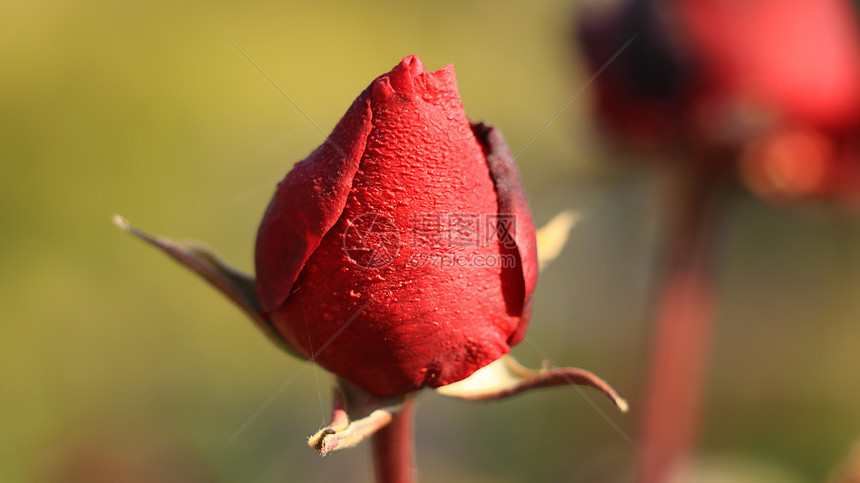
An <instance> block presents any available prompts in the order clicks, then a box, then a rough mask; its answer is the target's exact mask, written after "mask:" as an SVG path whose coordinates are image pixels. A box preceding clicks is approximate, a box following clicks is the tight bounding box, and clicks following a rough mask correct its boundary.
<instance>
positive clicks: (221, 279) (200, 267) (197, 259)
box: [113, 215, 302, 357]
mask: <svg viewBox="0 0 860 483" xmlns="http://www.w3.org/2000/svg"><path fill="white" fill-rule="evenodd" d="M113 222H114V224H115V225H116V226H118V227H119V228H120V229H122V230H123V231H126V232H128V233H131V234H132V235H134V236H136V237H138V238H140V239H141V240H143V241H145V242H147V243H149V244H151V245H152V246H154V247H156V248H158V249H159V250H161V251H163V252H164V253H166V254H167V255H169V256H170V257H171V258H173V259H174V260H176V261H177V262H179V263H180V264H182V265H183V266H185V268H188V269H189V270H191V271H192V272H194V273H196V274H197V275H199V276H201V277H203V279H205V280H206V281H207V282H209V283H210V284H212V286H214V287H215V288H216V289H218V291H220V292H221V293H222V294H224V295H226V296H227V298H228V299H230V300H231V301H232V302H233V303H235V304H236V305H237V306H239V308H240V309H242V311H243V312H245V314H246V315H248V317H250V318H251V320H252V321H253V322H254V324H255V325H256V326H257V328H259V329H260V330H261V331H263V333H264V334H266V337H268V338H269V340H271V341H272V342H274V343H275V345H277V346H278V347H280V348H281V349H283V350H285V351H287V352H289V353H290V354H292V355H294V356H296V357H302V356H301V355H300V354H299V353H298V351H296V350H295V349H294V348H293V347H292V346H291V345H290V344H289V343H288V342H287V341H286V340H284V338H283V337H281V336H280V334H279V333H278V331H277V330H275V328H274V327H273V326H272V323H271V321H269V320H268V319H266V318H264V317H263V316H262V315H261V313H260V303H259V302H258V301H257V297H256V292H255V286H254V279H253V278H252V277H251V276H249V275H246V274H244V273H242V272H240V271H238V270H236V269H235V268H233V267H231V266H229V265H227V264H226V263H224V262H223V261H222V260H221V259H220V258H218V256H217V255H215V254H214V253H212V251H210V250H209V249H208V248H207V247H205V246H203V245H200V244H197V243H191V242H174V241H172V240H168V239H166V238H159V237H154V236H152V235H149V234H147V233H144V232H142V231H140V230H138V229H137V228H135V227H133V226H132V225H131V224H130V223H129V222H128V220H126V219H125V218H123V217H122V216H119V215H115V216H114V218H113Z"/></svg>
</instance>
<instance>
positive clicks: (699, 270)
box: [638, 166, 717, 483]
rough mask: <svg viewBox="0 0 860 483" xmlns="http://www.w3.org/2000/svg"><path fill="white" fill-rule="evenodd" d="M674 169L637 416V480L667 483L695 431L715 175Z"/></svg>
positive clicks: (704, 353) (705, 352)
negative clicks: (661, 276)
mask: <svg viewBox="0 0 860 483" xmlns="http://www.w3.org/2000/svg"><path fill="white" fill-rule="evenodd" d="M703 171H704V172H703ZM675 174H677V175H678V176H677V178H676V179H675V180H674V181H676V182H677V184H676V185H675V186H674V191H672V192H670V197H669V202H670V203H671V204H670V206H669V209H670V213H669V215H670V219H669V220H668V221H669V223H670V224H671V226H670V239H669V246H668V247H667V248H668V257H667V258H666V259H665V261H666V263H667V268H668V271H667V272H668V273H667V274H666V279H665V280H664V285H663V289H662V294H661V295H660V298H659V302H658V303H659V307H658V312H657V328H656V334H655V338H654V342H653V346H652V347H653V349H652V351H653V352H652V355H651V357H652V360H651V367H650V374H649V379H648V386H647V388H646V399H645V414H644V417H643V421H642V436H641V437H642V440H641V441H642V442H641V447H640V455H639V457H640V460H639V477H638V481H639V482H640V483H663V482H666V481H671V480H672V479H673V478H675V477H677V473H676V472H677V471H678V470H679V469H681V468H682V466H683V464H684V463H686V462H687V459H688V458H689V456H690V453H691V451H692V448H693V447H694V445H695V441H696V437H697V433H698V429H699V428H698V427H699V417H700V412H701V400H702V392H703V386H704V381H705V374H706V367H707V361H708V356H709V353H710V344H709V340H710V336H711V326H712V319H713V293H712V282H711V271H712V266H711V262H712V259H713V253H712V246H711V245H712V241H713V237H714V233H713V232H714V225H715V221H716V220H715V214H716V213H715V206H714V201H715V198H716V196H715V195H716V191H717V190H716V180H715V177H714V176H713V173H712V172H707V170H702V171H695V170H694V168H690V167H688V166H684V167H679V169H678V172H676V173H675Z"/></svg>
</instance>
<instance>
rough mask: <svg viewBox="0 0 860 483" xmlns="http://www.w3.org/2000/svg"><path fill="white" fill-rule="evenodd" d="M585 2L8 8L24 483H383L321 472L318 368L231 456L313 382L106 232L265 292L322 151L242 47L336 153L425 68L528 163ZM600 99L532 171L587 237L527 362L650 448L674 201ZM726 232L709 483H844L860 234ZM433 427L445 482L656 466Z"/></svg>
mask: <svg viewBox="0 0 860 483" xmlns="http://www.w3.org/2000/svg"><path fill="white" fill-rule="evenodd" d="M570 3H571V2H566V1H554V2H541V3H537V4H529V3H521V2H509V1H505V2H490V1H469V2H433V3H426V4H411V3H403V2H393V1H389V2H383V1H379V2H373V3H369V4H366V3H354V4H353V3H337V2H330V1H323V2H317V3H310V2H295V3H289V2H251V3H234V2H227V1H221V2H186V3H183V4H176V3H175V2H166V1H155V2H106V1H102V2H99V1H79V2H62V1H58V0H42V1H39V0H36V1H33V2H11V3H10V2H7V3H5V4H4V5H3V6H2V15H0V65H2V66H3V68H2V69H0V163H2V171H1V172H0V173H2V174H0V222H2V225H0V226H2V227H3V236H2V237H0V314H2V320H3V322H2V325H0V481H10V482H15V481H119V480H123V481H138V480H139V481H154V480H158V481H173V480H175V481H224V482H232V481H325V480H327V479H331V478H335V477H342V478H343V477H349V478H350V479H351V480H352V481H369V479H370V478H371V474H372V470H371V467H370V462H369V458H368V448H367V445H364V446H362V447H359V448H357V449H355V450H350V451H346V452H343V453H342V454H336V455H333V456H331V457H328V458H326V459H325V460H323V459H321V458H319V457H318V456H316V455H315V454H314V453H313V451H311V450H310V449H308V448H307V447H306V446H305V443H304V438H305V437H306V436H307V435H309V434H311V433H313V432H314V431H315V430H316V429H317V428H318V427H321V426H322V425H323V424H324V423H323V421H324V420H325V419H326V418H327V417H328V411H329V410H328V404H329V401H330V396H329V390H328V387H329V376H328V375H327V374H326V373H325V371H323V370H321V369H317V368H312V367H308V368H307V369H305V370H304V371H303V372H302V373H301V374H300V375H299V376H298V377H297V378H296V379H295V381H294V382H293V383H292V384H290V385H289V386H288V387H286V388H285V389H284V391H283V392H282V393H281V394H280V395H279V396H278V397H277V398H275V399H274V401H273V402H272V404H271V405H270V406H269V407H268V408H267V409H266V410H265V411H263V412H262V413H261V414H260V416H259V417H258V418H257V419H256V421H254V422H253V423H252V424H250V425H249V426H248V427H247V429H245V431H244V432H243V433H242V434H241V435H240V436H239V437H238V438H237V439H236V440H235V441H233V442H232V444H230V445H229V446H225V442H226V441H227V440H228V439H229V438H230V436H231V435H233V433H234V432H236V431H237V430H238V429H239V428H240V427H241V426H242V425H243V424H244V423H245V422H246V421H247V420H248V418H250V417H251V415H252V414H254V412H255V411H256V410H257V409H258V408H260V406H262V405H263V403H265V402H266V400H267V399H268V398H269V397H270V396H272V394H274V393H275V392H276V391H278V388H280V387H281V386H282V385H283V384H284V382H285V381H287V380H288V379H289V378H290V377H291V376H292V375H293V374H294V373H295V371H296V370H298V368H299V366H300V363H299V361H296V360H294V359H292V358H290V357H288V356H286V355H283V354H280V353H279V352H278V351H277V350H276V349H275V348H274V347H272V346H270V345H269V344H268V343H267V341H266V340H265V339H264V338H263V337H261V336H260V335H259V334H258V333H256V331H255V329H254V328H253V327H252V326H251V324H249V323H248V322H247V321H245V320H243V317H242V315H241V314H240V313H239V312H238V311H237V310H236V309H234V308H233V307H232V306H230V305H229V303H227V302H226V301H224V300H222V298H221V297H220V296H219V295H217V294H216V293H215V292H214V291H212V290H211V289H210V288H209V287H207V286H205V285H204V284H203V283H201V282H199V281H198V280H197V279H195V278H194V276H193V275H191V274H189V273H185V271H184V270H183V269H181V268H180V267H178V266H176V265H174V264H172V263H171V262H169V261H168V260H166V259H165V258H164V257H162V256H161V255H160V254H158V253H155V252H154V251H153V250H151V249H150V248H148V247H145V246H143V245H142V244H140V243H139V242H137V241H135V240H132V239H131V238H130V237H128V236H127V235H125V234H123V233H121V232H119V231H118V230H116V229H115V228H114V227H113V226H111V224H110V217H111V215H112V214H113V213H115V212H119V213H122V214H123V215H125V216H127V217H128V218H129V219H130V220H131V221H132V222H135V223H136V224H137V225H139V226H140V227H141V228H144V229H147V230H149V231H152V232H155V233H162V234H165V235H169V236H172V237H177V238H182V237H188V238H194V239H200V240H205V241H207V242H208V243H209V244H210V245H211V246H213V247H215V248H216V249H217V251H218V252H219V253H220V254H221V255H222V256H223V257H224V258H225V259H226V260H229V261H231V262H232V263H234V264H236V265H238V266H239V267H242V268H244V269H246V270H249V269H250V267H251V260H252V246H253V240H254V236H255V230H256V225H257V223H258V221H259V219H260V216H261V215H262V212H263V209H264V208H265V205H266V203H267V202H268V198H269V196H270V195H271V192H272V190H273V189H274V186H275V184H276V183H277V181H279V180H280V178H281V177H282V176H283V174H284V173H285V172H286V171H287V170H288V169H289V167H290V166H291V164H292V163H293V162H295V161H296V160H299V159H301V158H303V157H304V156H305V155H306V154H307V153H308V152H310V151H311V150H312V149H314V148H315V147H316V146H317V145H318V144H319V143H320V142H321V140H322V136H321V135H320V134H319V132H318V131H317V130H316V128H315V127H314V126H313V125H312V124H311V123H310V122H308V121H307V120H306V119H305V117H304V116H303V115H302V113H300V112H298V111H297V110H296V109H294V108H293V107H292V106H291V105H290V103H289V102H287V100H285V99H284V98H283V97H282V96H281V95H280V94H279V93H278V91H277V90H275V89H274V88H273V87H272V86H271V85H270V84H269V83H268V82H267V80H266V79H265V78H264V77H263V76H261V75H260V74H259V73H258V72H257V71H256V70H255V68H254V67H253V66H252V65H250V64H249V63H248V62H247V61H246V60H245V59H244V58H243V57H242V55H241V54H240V53H239V52H237V50H236V49H234V47H233V46H232V45H231V43H230V41H233V42H235V43H236V44H237V45H238V46H239V47H240V48H241V49H242V50H243V51H244V52H245V53H247V55H248V56H249V57H250V58H251V59H252V60H253V61H254V62H255V63H256V64H257V65H258V66H259V67H260V68H261V69H262V70H263V71H264V72H265V73H266V74H267V75H268V76H269V77H270V78H271V80H272V82H274V83H275V84H276V85H277V86H278V87H279V88H280V89H281V90H283V92H284V93H285V94H286V95H287V96H289V98H290V99H291V100H292V101H294V102H295V103H296V104H297V105H298V106H299V107H300V108H301V110H302V111H303V113H304V114H305V115H307V117H308V118H309V119H311V120H312V121H313V123H314V124H316V126H318V127H319V129H320V130H322V132H324V133H328V131H329V130H330V129H331V127H332V126H333V125H334V123H335V122H336V121H337V120H338V119H339V117H340V116H341V115H342V114H343V112H344V111H345V110H346V108H347V106H348V105H349V104H350V102H352V100H353V98H354V97H355V96H356V95H357V94H358V93H359V92H360V91H361V90H362V89H364V87H365V86H366V85H367V84H369V83H370V81H371V80H372V79H373V78H374V77H376V76H377V75H379V74H381V73H383V72H386V71H387V70H388V69H390V68H391V67H392V66H393V65H394V64H396V63H397V62H398V61H399V60H400V59H401V58H402V57H404V56H405V55H408V54H413V53H414V54H418V55H419V56H421V58H422V59H423V61H424V62H425V64H426V65H427V67H428V68H429V69H436V68H439V67H442V66H443V65H445V64H447V63H454V64H455V66H456V70H457V77H458V80H459V84H460V91H461V95H462V97H463V100H464V104H465V106H466V110H467V112H468V113H469V115H470V116H472V118H473V119H475V120H486V121H488V122H490V123H492V124H495V125H497V126H499V127H500V128H501V129H502V131H503V132H504V133H505V134H506V136H507V138H508V142H509V144H510V145H511V147H512V148H513V149H514V151H516V150H518V149H519V148H520V147H522V146H523V145H524V144H525V143H526V142H527V141H528V140H529V139H530V138H531V137H532V136H533V135H534V134H535V133H537V132H538V130H539V129H540V128H541V126H543V125H544V123H546V122H547V121H548V120H549V119H550V118H551V117H552V116H553V115H554V114H555V113H556V112H557V111H558V110H559V108H561V106H562V105H564V103H565V102H566V101H567V100H568V99H569V98H570V96H571V95H573V93H574V92H576V90H577V89H579V88H580V87H581V86H582V85H583V83H584V82H585V80H586V79H585V76H584V75H583V73H582V70H581V67H580V63H579V58H578V56H577V54H576V52H574V51H573V49H572V47H571V42H570V35H571V34H570V31H569V30H570V26H571V25H572V21H573V16H574V15H575V13H576V10H577V9H576V8H574V7H573V6H572V5H571V4H570ZM588 94H589V91H588V90H587V89H586V91H585V93H584V94H583V95H582V96H581V97H578V98H577V99H575V100H574V102H572V103H571V104H570V105H569V106H568V107H567V109H566V110H564V111H563V112H562V114H561V115H560V116H559V117H558V118H557V119H555V120H554V121H553V122H552V123H550V124H549V125H548V126H547V128H546V129H544V130H543V131H541V132H540V134H539V135H538V136H537V137H535V139H534V141H532V142H531V143H529V144H528V146H527V147H526V148H525V149H524V150H523V151H522V153H520V155H519V156H518V158H517V161H518V164H519V165H520V169H521V171H522V173H523V178H524V181H525V184H526V188H527V189H528V190H529V192H530V193H531V198H532V203H533V209H534V211H535V215H536V218H537V220H538V222H539V223H543V222H545V221H547V220H548V219H549V218H550V217H551V216H552V215H553V214H555V213H556V212H558V211H560V210H562V209H565V208H569V207H573V208H575V209H578V210H581V211H582V213H583V214H584V216H585V218H584V220H583V221H582V222H581V223H580V224H579V225H578V226H577V228H576V229H575V231H574V233H573V238H572V241H571V243H570V245H569V247H568V248H567V249H566V251H565V252H563V253H562V255H561V258H560V259H559V260H558V261H557V262H556V263H555V264H554V265H553V266H552V267H550V268H549V269H548V270H547V272H546V273H545V274H544V275H543V277H542V281H541V283H540V285H539V287H538V293H537V295H536V297H537V298H536V300H535V316H534V319H533V323H532V327H531V332H530V336H531V338H532V339H533V340H534V341H535V342H536V343H537V344H538V345H539V346H540V347H541V348H542V349H543V350H544V351H545V352H546V353H548V354H550V356H551V357H552V358H553V360H554V361H555V362H556V363H557V364H560V365H576V366H581V367H586V368H588V369H591V370H594V371H595V372H597V373H598V374H600V375H601V376H603V377H605V378H606V379H607V380H609V381H611V382H613V384H614V385H615V386H616V388H617V389H619V391H620V392H622V393H623V394H624V395H625V396H627V397H628V399H629V400H630V402H631V404H632V407H633V411H632V414H629V415H626V416H621V415H618V414H617V413H615V412H614V411H612V410H611V408H610V407H609V405H608V404H606V403H604V402H603V401H601V400H599V397H598V396H596V395H593V394H592V396H594V398H595V399H596V400H598V404H599V405H600V407H601V408H603V410H605V411H607V414H608V415H609V416H610V417H611V418H612V419H614V420H615V421H616V422H617V423H618V425H619V426H620V427H621V428H622V429H623V430H624V431H625V432H626V433H627V434H629V435H630V436H631V437H633V439H634V440H635V439H636V420H637V416H638V411H637V405H636V404H637V400H638V399H639V397H640V396H639V392H640V389H641V385H642V378H643V368H644V366H645V360H646V356H647V350H648V349H647V347H648V341H649V332H648V327H649V324H648V322H649V319H650V313H649V311H650V310H651V306H650V303H649V301H648V300H649V296H650V295H652V294H651V287H652V281H653V277H654V271H655V268H659V259H656V258H655V253H656V251H655V247H656V246H657V244H658V243H659V241H660V236H659V231H658V227H659V226H660V225H659V223H660V217H659V215H658V213H657V211H656V210H655V208H656V207H657V206H658V203H659V201H660V200H659V197H658V193H659V186H660V181H659V180H657V179H654V177H653V176H652V175H645V174H643V173H639V172H627V171H622V170H618V169H616V168H610V167H607V166H610V163H608V161H609V158H614V157H618V156H623V155H621V154H618V153H606V152H604V151H601V150H600V149H598V146H599V142H598V139H597V137H596V135H595V134H596V133H595V132H594V130H593V128H592V127H591V126H590V124H589V122H588V121H587V117H586V114H587V109H588V106H589V99H588ZM723 233H724V234H723V239H722V240H721V255H720V256H721V260H720V288H721V294H720V302H721V304H720V309H719V321H718V326H717V327H718V328H717V333H716V341H715V344H716V347H715V352H714V356H713V363H712V377H711V379H710V380H711V383H710V387H709V392H708V398H707V408H706V414H705V416H706V423H705V432H704V435H703V443H702V458H703V460H706V461H711V459H712V458H719V457H721V456H722V455H729V456H731V457H732V458H735V459H734V460H732V461H736V460H737V459H738V458H739V459H740V460H741V461H751V462H753V463H750V464H756V465H765V466H768V465H769V466H773V467H776V468H778V469H779V470H778V471H774V472H773V473H774V474H778V475H782V476H777V477H774V480H773V481H806V479H808V480H820V479H822V478H823V477H824V476H825V475H827V474H828V473H829V471H830V470H831V469H832V468H834V467H835V466H836V465H837V464H838V462H839V461H841V460H843V458H844V457H845V455H846V454H847V452H848V450H849V448H850V446H851V443H852V441H853V440H854V439H855V438H856V437H858V436H860V426H858V424H857V422H858V421H860V388H858V386H857V385H856V383H854V380H853V376H854V375H855V374H856V373H857V370H858V369H860V362H858V358H857V357H856V345H857V341H858V340H860V324H857V320H858V316H860V297H857V296H856V295H855V294H856V293H857V292H858V289H860V252H858V248H857V247H858V246H860V245H858V242H860V225H858V224H857V223H856V220H855V218H854V216H853V215H846V214H834V213H832V212H829V211H827V210H824V209H809V208H804V209H798V208H797V207H774V206H768V205H764V204H762V203H760V202H758V201H755V200H752V199H749V198H746V197H744V196H741V195H732V197H730V198H729V202H727V203H726V216H725V230H724V232H723ZM517 354H518V357H519V358H520V359H521V360H523V361H524V362H526V363H529V364H531V365H536V364H537V363H538V362H539V355H538V354H537V353H535V352H534V351H533V350H532V349H531V348H530V347H528V346H527V345H524V346H523V347H521V348H518V350H517ZM422 399H423V400H422V401H421V404H420V408H421V409H420V410H419V412H418V436H417V437H418V458H419V477H420V478H423V481H440V480H443V479H453V480H460V481H463V480H468V481H481V479H483V480H484V481H553V480H586V481H618V480H620V479H624V478H628V477H629V476H630V475H631V472H632V468H633V461H634V448H632V447H631V446H630V445H628V443H627V442H626V441H625V440H624V438H623V437H621V436H620V435H619V434H618V433H616V431H615V430H614V429H613V428H612V427H611V426H610V425H609V424H607V423H606V421H604V420H603V419H602V418H601V417H600V415H599V414H597V413H596V412H595V411H594V410H593V409H592V408H591V407H590V406H589V405H588V404H587V402H586V401H584V400H583V399H582V398H581V397H580V396H579V395H578V394H577V393H576V392H575V391H563V390H556V391H547V392H541V393H537V394H531V395H526V396H523V397H520V398H516V399H514V400H511V401H506V402H503V403H497V404H487V405H482V404H463V403H459V402H454V401H448V400H445V399H443V398H440V397H437V396H435V395H432V394H427V395H425V396H424V397H423V398H422ZM706 466H707V465H705V466H703V467H706ZM711 466H713V464H711ZM735 467H744V465H734V466H732V468H735ZM741 471H743V470H741ZM117 475H124V476H117ZM134 475H136V476H134ZM785 475H789V476H785ZM356 477H357V478H358V480H356V479H355V478H356ZM792 478H794V479H792Z"/></svg>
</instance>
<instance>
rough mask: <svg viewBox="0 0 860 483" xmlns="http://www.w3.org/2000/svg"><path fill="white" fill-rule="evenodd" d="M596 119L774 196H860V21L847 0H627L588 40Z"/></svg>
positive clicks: (626, 137)
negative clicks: (595, 89)
mask: <svg viewBox="0 0 860 483" xmlns="http://www.w3.org/2000/svg"><path fill="white" fill-rule="evenodd" d="M634 35H637V38H636V40H635V42H633V43H632V44H631V45H630V47H629V49H628V51H627V52H625V53H624V54H623V55H621V56H619V57H618V58H617V59H616V60H615V61H614V62H613V63H611V64H610V65H609V66H608V67H607V68H606V70H605V72H603V73H602V74H601V75H600V76H598V77H597V80H596V84H597V86H598V101H597V102H598V109H597V116H598V118H599V120H600V121H602V123H603V124H604V125H605V126H606V127H607V128H608V129H609V131H610V132H612V133H614V134H615V135H617V136H618V137H619V138H620V139H621V140H623V141H624V142H626V143H628V144H630V145H633V146H639V147H650V148H654V147H657V148H665V147H669V146H671V147H673V148H678V147H680V148H681V149H682V150H684V151H686V152H687V153H688V154H689V155H688V156H686V157H687V158H690V160H691V161H694V162H708V163H710V166H709V167H708V169H712V170H713V173H714V174H715V175H720V174H727V173H730V174H737V175H739V176H740V177H741V178H742V179H743V181H744V182H745V184H746V185H747V186H748V187H750V188H751V189H752V190H753V191H754V192H756V193H757V194H759V195H761V196H764V197H766V198H769V199H794V198H835V199H842V200H844V201H849V202H854V203H856V202H858V201H860V31H858V22H857V13H856V11H855V7H854V6H853V4H852V3H851V2H848V1H845V0H816V1H807V0H753V1H746V2H737V1H730V0H669V1H663V2H658V1H652V0H631V1H627V2H623V3H622V4H621V5H620V6H619V7H617V8H616V9H614V10H611V11H600V12H594V13H593V14H592V15H587V16H586V20H585V21H584V23H583V25H582V28H581V29H580V41H581V44H582V46H583V48H584V51H585V53H586V57H587V59H588V61H589V63H590V64H591V67H592V68H593V69H595V70H596V69H598V68H599V67H600V66H601V65H603V64H604V63H605V62H606V61H607V60H608V59H609V58H610V57H611V56H612V54H614V53H615V52H616V51H617V49H618V48H619V47H620V46H621V45H622V44H623V43H624V42H625V41H626V40H628V39H629V38H631V37H632V36H634Z"/></svg>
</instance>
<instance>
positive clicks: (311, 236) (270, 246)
mask: <svg viewBox="0 0 860 483" xmlns="http://www.w3.org/2000/svg"><path fill="white" fill-rule="evenodd" d="M370 119H371V113H370V103H369V102H368V100H367V99H366V98H365V96H361V97H359V98H358V99H357V100H356V101H355V102H354V103H353V104H352V106H351V107H350V108H349V111H347V113H346V115H344V116H343V119H341V120H340V122H339V123H338V125H337V126H336V127H335V129H334V131H333V132H332V134H331V136H329V137H328V139H327V140H326V142H325V143H324V144H323V145H322V146H320V147H319V148H317V149H316V151H314V152H313V153H311V155H310V156H308V157H307V158H306V159H305V160H304V161H301V162H299V163H298V164H296V166H295V167H294V168H293V170H292V171H290V172H289V174H287V177H286V178H284V180H283V181H281V182H280V183H279V184H278V188H277V190H276V191H275V196H274V197H273V198H272V201H271V202H270V203H269V207H268V208H267V209H266V214H265V215H264V216H263V221H262V223H261V224H260V228H259V231H258V233H257V246H256V258H255V269H256V273H257V294H258V298H259V299H260V303H261V304H262V306H263V310H264V311H267V312H269V311H272V310H274V309H276V308H277V307H279V306H280V305H281V304H283V303H284V301H285V300H286V299H287V297H288V296H289V294H290V292H291V291H292V288H293V284H294V283H295V281H296V278H298V276H299V272H301V270H302V267H303V266H304V264H305V262H307V260H308V258H310V256H311V254H312V253H313V251H314V250H315V249H316V248H317V246H318V245H319V243H320V240H322V238H323V236H324V235H325V234H326V233H327V232H328V231H329V229H331V227H332V226H333V225H334V224H335V223H336V222H337V220H338V218H339V217H340V215H341V212H342V211H343V207H344V205H345V204H346V199H347V196H348V195H349V190H350V188H351V186H352V181H353V177H354V176H355V173H356V171H358V165H359V162H360V160H361V156H362V154H363V153H364V148H365V142H366V140H367V136H368V134H370V128H371V123H370Z"/></svg>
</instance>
